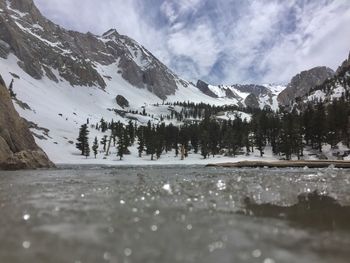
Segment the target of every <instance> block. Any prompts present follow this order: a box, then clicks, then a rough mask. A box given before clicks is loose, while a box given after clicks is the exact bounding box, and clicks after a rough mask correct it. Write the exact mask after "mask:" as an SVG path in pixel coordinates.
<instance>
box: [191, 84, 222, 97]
mask: <svg viewBox="0 0 350 263" xmlns="http://www.w3.org/2000/svg"><path fill="white" fill-rule="evenodd" d="M196 87H197V88H198V89H199V90H200V91H201V92H203V93H204V94H205V95H208V96H210V97H212V98H217V97H218V96H217V95H216V94H215V93H214V92H212V91H211V90H210V89H209V84H207V83H205V82H204V81H202V80H198V82H197V85H196Z"/></svg>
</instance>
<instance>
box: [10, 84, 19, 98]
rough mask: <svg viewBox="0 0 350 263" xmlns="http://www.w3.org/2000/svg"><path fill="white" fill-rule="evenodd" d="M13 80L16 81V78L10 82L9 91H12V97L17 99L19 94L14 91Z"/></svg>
mask: <svg viewBox="0 0 350 263" xmlns="http://www.w3.org/2000/svg"><path fill="white" fill-rule="evenodd" d="M13 82H14V79H12V80H11V83H10V86H9V92H10V96H11V98H12V99H15V98H16V96H17V95H16V93H14V91H13Z"/></svg>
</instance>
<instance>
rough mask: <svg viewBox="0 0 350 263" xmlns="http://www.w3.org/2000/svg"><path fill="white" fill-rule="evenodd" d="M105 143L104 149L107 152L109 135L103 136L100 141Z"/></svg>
mask: <svg viewBox="0 0 350 263" xmlns="http://www.w3.org/2000/svg"><path fill="white" fill-rule="evenodd" d="M100 143H101V144H102V145H103V151H104V152H106V146H107V135H105V136H103V137H102V139H101V142H100Z"/></svg>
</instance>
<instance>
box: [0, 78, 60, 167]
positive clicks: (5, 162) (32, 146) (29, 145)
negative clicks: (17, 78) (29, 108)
mask: <svg viewBox="0 0 350 263" xmlns="http://www.w3.org/2000/svg"><path fill="white" fill-rule="evenodd" d="M53 166H54V165H53V163H52V162H51V161H50V160H49V159H48V157H47V156H46V154H45V153H44V152H43V151H42V150H41V149H40V148H39V147H38V146H37V145H36V143H35V140H34V138H33V135H32V134H31V132H30V131H29V128H28V126H27V123H26V121H25V120H24V119H22V118H21V117H20V116H19V115H18V113H17V112H16V110H15V108H14V106H13V104H12V101H11V97H10V94H9V92H8V90H7V89H6V87H5V83H4V81H3V79H2V77H1V76H0V169H5V170H14V169H34V168H49V167H53Z"/></svg>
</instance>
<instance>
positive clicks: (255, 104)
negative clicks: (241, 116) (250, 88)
mask: <svg viewBox="0 0 350 263" xmlns="http://www.w3.org/2000/svg"><path fill="white" fill-rule="evenodd" d="M244 103H245V105H246V106H247V107H249V108H253V109H259V108H260V104H259V101H258V99H257V97H256V96H255V95H254V94H253V93H251V94H249V95H248V96H247V98H246V99H245V100H244Z"/></svg>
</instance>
